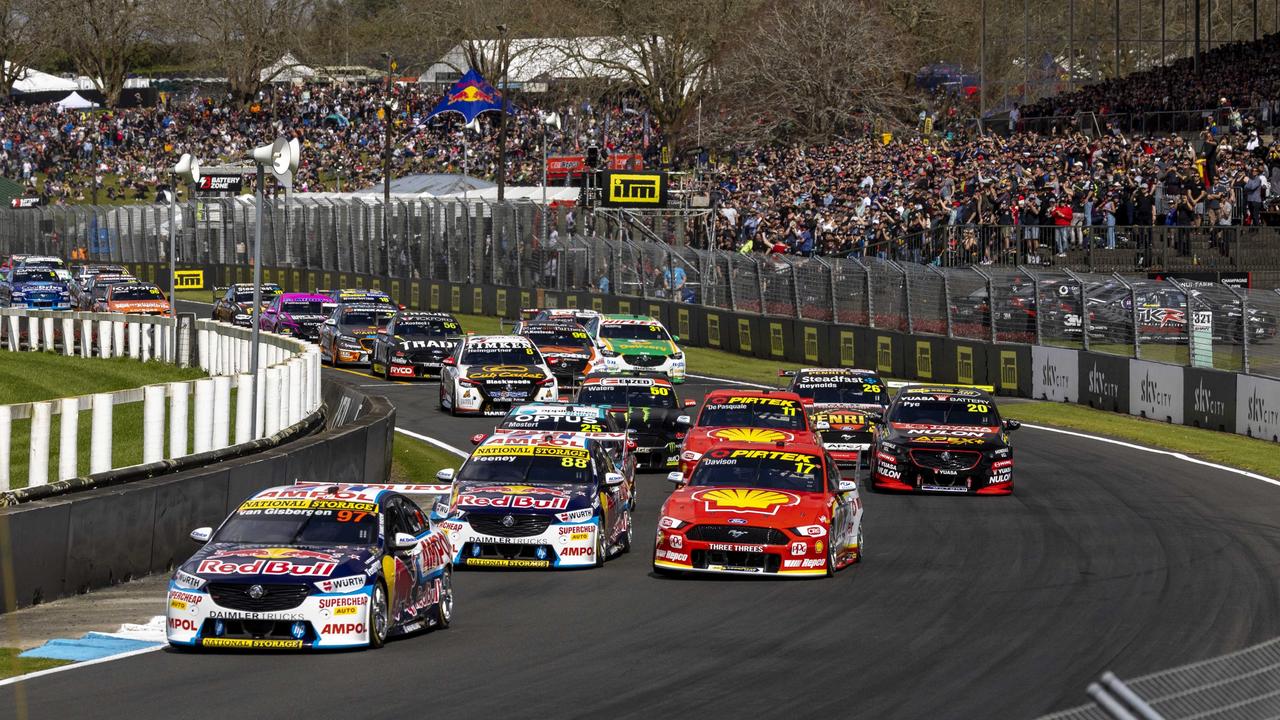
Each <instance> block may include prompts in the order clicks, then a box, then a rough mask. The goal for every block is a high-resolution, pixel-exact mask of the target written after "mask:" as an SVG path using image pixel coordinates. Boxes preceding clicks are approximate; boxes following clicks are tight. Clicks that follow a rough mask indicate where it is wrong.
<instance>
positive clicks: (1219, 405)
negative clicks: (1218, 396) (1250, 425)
mask: <svg viewBox="0 0 1280 720" xmlns="http://www.w3.org/2000/svg"><path fill="white" fill-rule="evenodd" d="M1192 399H1193V403H1194V407H1195V409H1196V412H1198V413H1204V414H1206V415H1221V414H1223V413H1225V412H1226V411H1227V404H1226V403H1224V402H1222V401H1220V400H1214V399H1213V393H1212V392H1210V391H1209V388H1207V387H1205V386H1204V379H1203V378H1201V380H1200V386H1199V387H1197V388H1196V389H1195V392H1194V393H1192Z"/></svg>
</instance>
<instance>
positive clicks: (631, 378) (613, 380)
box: [582, 373, 671, 387]
mask: <svg viewBox="0 0 1280 720" xmlns="http://www.w3.org/2000/svg"><path fill="white" fill-rule="evenodd" d="M582 384H583V385H607V386H613V387H628V386H630V387H649V386H650V385H671V380H670V379H668V378H667V377H665V376H663V377H657V376H654V375H614V374H610V373H592V374H590V375H587V376H586V377H585V378H583V380H582Z"/></svg>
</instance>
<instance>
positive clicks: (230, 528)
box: [212, 499, 378, 545]
mask: <svg viewBox="0 0 1280 720" xmlns="http://www.w3.org/2000/svg"><path fill="white" fill-rule="evenodd" d="M377 540H378V514H377V505H375V504H374V503H371V502H352V501H348V500H328V499H302V500H282V499H281V500H275V499H272V500H267V499H262V500H247V501H245V502H244V503H243V504H241V506H240V507H239V508H238V509H237V510H236V512H235V513H233V514H232V515H231V517H229V518H227V521H226V522H225V523H223V525H222V527H221V528H219V529H218V532H217V534H216V535H215V536H214V538H213V540H212V542H229V543H262V544H271V545H371V544H373V543H375V542H377Z"/></svg>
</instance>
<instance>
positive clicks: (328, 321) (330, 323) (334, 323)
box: [324, 318, 338, 325]
mask: <svg viewBox="0 0 1280 720" xmlns="http://www.w3.org/2000/svg"><path fill="white" fill-rule="evenodd" d="M324 324H325V325H337V324H338V321H337V320H334V319H333V318H329V319H328V320H325V321H324Z"/></svg>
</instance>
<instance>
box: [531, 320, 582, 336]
mask: <svg viewBox="0 0 1280 720" xmlns="http://www.w3.org/2000/svg"><path fill="white" fill-rule="evenodd" d="M564 330H577V331H579V332H581V331H582V325H581V324H579V323H577V322H576V321H574V320H573V319H572V318H564V319H561V320H530V321H529V322H527V323H525V324H524V325H521V326H520V332H521V333H526V332H529V331H534V332H555V331H564Z"/></svg>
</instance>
